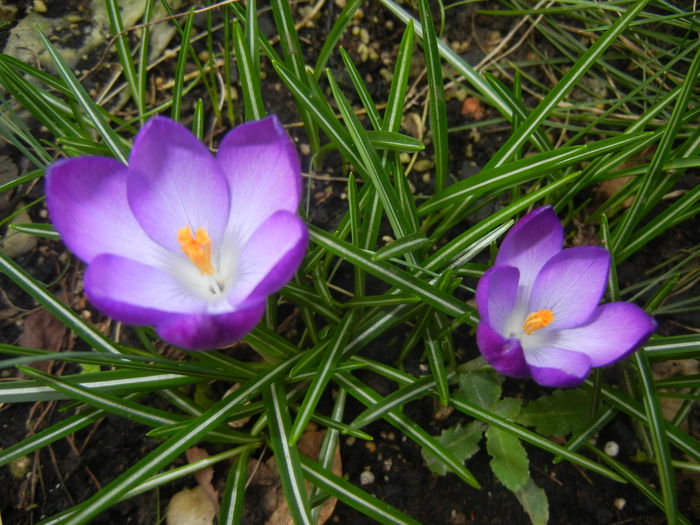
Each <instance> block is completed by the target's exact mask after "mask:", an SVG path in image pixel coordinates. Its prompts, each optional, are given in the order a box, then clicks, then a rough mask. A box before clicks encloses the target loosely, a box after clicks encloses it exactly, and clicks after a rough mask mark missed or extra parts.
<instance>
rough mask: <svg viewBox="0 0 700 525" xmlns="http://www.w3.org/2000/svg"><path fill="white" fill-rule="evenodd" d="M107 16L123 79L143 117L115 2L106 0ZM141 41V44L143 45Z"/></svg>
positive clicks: (142, 104)
mask: <svg viewBox="0 0 700 525" xmlns="http://www.w3.org/2000/svg"><path fill="white" fill-rule="evenodd" d="M106 3H107V16H108V17H109V26H110V28H111V30H112V33H113V34H114V36H115V41H114V43H115V44H116V47H117V56H118V57H119V62H120V64H121V66H122V71H123V72H124V78H125V79H126V83H127V85H128V86H129V91H131V99H132V100H133V101H134V103H135V104H136V108H137V109H138V112H139V115H143V113H144V110H145V98H144V97H143V95H144V91H143V89H141V86H140V82H139V77H138V76H137V75H136V65H135V64H134V58H133V57H132V56H131V48H130V46H129V36H128V34H127V33H126V32H125V31H124V21H123V20H122V14H121V10H120V8H119V3H118V1H117V0H107V2H106ZM143 42H144V41H143V40H142V42H141V43H142V44H143Z"/></svg>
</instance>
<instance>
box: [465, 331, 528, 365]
mask: <svg viewBox="0 0 700 525" xmlns="http://www.w3.org/2000/svg"><path fill="white" fill-rule="evenodd" d="M476 342H477V345H478V346H479V350H480V351H481V355H483V356H484V359H486V361H488V363H489V364H490V365H491V366H492V367H493V368H494V369H495V370H497V371H498V372H500V373H501V374H503V375H506V376H509V377H516V378H525V377H530V369H529V368H528V366H527V363H526V362H525V357H524V355H523V350H522V348H521V347H520V343H519V342H518V340H517V339H506V338H504V337H502V336H501V335H500V334H498V333H497V332H496V331H495V330H494V329H493V328H491V327H490V326H489V325H488V323H485V322H483V321H482V322H480V323H479V325H478V326H477V328H476Z"/></svg>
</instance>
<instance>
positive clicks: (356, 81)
mask: <svg viewBox="0 0 700 525" xmlns="http://www.w3.org/2000/svg"><path fill="white" fill-rule="evenodd" d="M340 57H341V58H342V59H343V63H344V64H345V71H347V73H348V76H349V77H350V80H351V81H352V84H353V85H354V86H355V91H357V94H358V95H359V97H360V101H362V107H364V108H365V111H366V112H367V118H368V119H369V123H370V124H371V125H372V127H373V128H374V129H375V131H378V130H381V129H382V124H381V120H380V117H379V112H378V111H377V108H376V105H375V103H374V100H372V95H370V93H369V90H368V89H367V86H366V85H365V83H364V82H363V80H362V74H361V73H360V72H359V71H358V70H357V68H356V67H355V64H353V62H352V59H351V58H350V55H349V54H348V52H347V51H345V49H343V48H342V47H341V48H340ZM373 143H374V141H373Z"/></svg>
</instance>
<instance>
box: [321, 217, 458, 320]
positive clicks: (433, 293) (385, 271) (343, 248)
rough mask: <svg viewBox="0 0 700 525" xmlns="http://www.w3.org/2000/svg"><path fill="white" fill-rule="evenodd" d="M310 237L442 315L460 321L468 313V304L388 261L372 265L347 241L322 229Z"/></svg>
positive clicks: (375, 262)
mask: <svg viewBox="0 0 700 525" xmlns="http://www.w3.org/2000/svg"><path fill="white" fill-rule="evenodd" d="M310 233H311V239H312V240H313V241H314V242H315V243H316V244H318V245H319V246H323V247H324V248H325V249H326V250H328V251H330V252H331V253H334V254H335V255H337V256H338V257H341V258H343V259H345V260H347V261H348V262H350V263H352V264H354V265H357V266H359V267H360V268H362V269H363V270H365V271H366V272H367V273H370V274H372V275H374V276H375V277H378V278H380V279H381V280H383V281H384V282H386V283H388V284H391V285H392V286H396V287H397V288H399V289H400V290H402V291H404V292H406V293H412V294H415V295H417V296H418V297H420V298H421V299H422V300H423V301H424V302H425V303H427V304H429V305H431V306H433V307H435V308H436V309H438V310H440V311H441V312H444V313H446V314H448V315H452V316H456V317H458V316H460V315H463V314H465V313H466V312H467V311H468V310H467V309H466V306H465V304H464V303H463V302H462V301H460V300H458V299H457V298H455V297H454V296H452V295H450V294H447V293H445V292H443V291H441V290H439V289H438V288H436V287H435V286H431V285H430V284H428V283H426V282H425V281H422V280H420V279H418V278H417V277H414V276H413V275H412V274H410V273H408V272H405V271H403V270H400V269H398V268H395V267H394V266H393V265H391V264H389V263H386V262H384V261H372V260H371V259H370V258H369V257H367V256H366V255H365V254H364V253H363V252H360V251H358V250H357V248H355V247H354V246H352V245H350V244H348V243H346V242H345V241H341V240H340V239H338V238H336V237H334V236H332V235H330V234H329V233H326V232H325V231H323V230H321V229H319V228H316V227H314V226H311V228H310Z"/></svg>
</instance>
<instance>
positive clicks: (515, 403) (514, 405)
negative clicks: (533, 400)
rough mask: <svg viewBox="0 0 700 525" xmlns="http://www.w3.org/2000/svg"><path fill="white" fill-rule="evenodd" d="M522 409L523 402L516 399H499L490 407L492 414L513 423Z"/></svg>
mask: <svg viewBox="0 0 700 525" xmlns="http://www.w3.org/2000/svg"><path fill="white" fill-rule="evenodd" d="M522 408H523V402H522V401H521V400H520V399H518V398H516V397H506V398H504V399H499V400H498V401H496V403H495V404H494V405H493V406H492V407H491V410H492V411H493V413H494V414H498V415H499V416H501V417H504V418H506V419H508V420H510V421H515V419H516V418H517V417H518V415H519V414H520V410H522Z"/></svg>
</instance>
